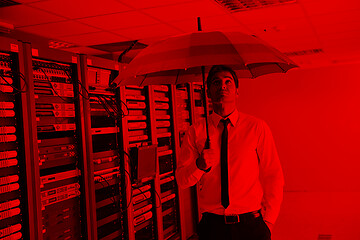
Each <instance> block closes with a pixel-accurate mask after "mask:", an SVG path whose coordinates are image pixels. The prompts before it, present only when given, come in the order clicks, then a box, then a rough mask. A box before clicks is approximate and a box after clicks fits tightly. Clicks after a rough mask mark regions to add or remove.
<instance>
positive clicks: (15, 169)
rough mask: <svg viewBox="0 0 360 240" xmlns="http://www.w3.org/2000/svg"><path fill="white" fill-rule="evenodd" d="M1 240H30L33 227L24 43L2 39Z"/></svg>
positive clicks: (0, 113) (0, 114)
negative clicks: (30, 219)
mask: <svg viewBox="0 0 360 240" xmlns="http://www.w3.org/2000/svg"><path fill="white" fill-rule="evenodd" d="M0 40H1V43H2V44H1V45H0V238H1V239H26V238H27V236H30V235H32V238H33V234H34V233H33V231H32V230H30V228H29V226H30V227H33V225H32V223H29V221H28V218H29V214H28V213H29V210H30V211H31V209H29V208H28V203H29V202H30V203H31V198H28V194H27V193H28V192H29V191H31V190H32V189H31V186H28V185H27V184H26V182H27V180H28V177H29V176H30V174H29V173H28V172H29V168H30V166H29V162H28V161H27V160H28V157H29V154H30V152H29V145H28V138H27V135H26V132H25V131H24V129H27V128H28V125H27V122H23V121H22V120H23V116H24V115H26V112H24V111H23V108H22V104H23V102H24V101H25V99H24V92H25V91H26V88H27V86H26V82H25V78H24V74H23V70H24V69H23V51H22V46H21V43H20V42H17V41H15V40H11V39H7V38H3V37H0Z"/></svg>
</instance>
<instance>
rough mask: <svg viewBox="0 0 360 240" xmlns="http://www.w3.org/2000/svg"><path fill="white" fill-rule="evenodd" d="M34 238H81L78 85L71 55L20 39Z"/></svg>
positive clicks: (75, 62) (83, 234)
mask: <svg viewBox="0 0 360 240" xmlns="http://www.w3.org/2000/svg"><path fill="white" fill-rule="evenodd" d="M24 49H25V50H26V52H25V55H26V60H25V69H26V71H25V72H26V77H27V79H28V80H29V81H28V83H29V84H28V87H29V90H28V91H27V100H28V105H27V108H28V112H29V118H28V119H27V120H28V121H29V123H30V124H31V125H32V126H33V128H32V129H31V130H29V132H30V139H31V140H30V141H31V142H32V146H31V148H32V150H33V151H32V156H31V161H32V167H33V175H32V182H33V183H34V191H33V193H32V194H33V195H34V196H33V199H34V205H33V206H34V209H35V210H34V212H35V214H34V217H33V221H34V222H35V226H36V231H37V234H36V239H40V240H41V239H66V238H71V239H82V238H86V237H87V228H88V227H87V225H86V224H87V215H88V213H87V212H86V200H85V199H86V196H87V194H88V190H87V188H86V184H85V181H86V178H84V177H83V176H86V175H87V169H86V166H85V165H84V152H85V151H84V149H85V142H84V141H83V139H84V129H83V117H82V116H83V109H82V91H83V90H82V87H81V86H82V85H81V82H80V75H79V65H78V62H79V59H78V57H77V56H76V55H73V54H68V53H63V52H59V51H55V50H52V49H46V48H36V47H35V46H34V45H30V44H28V43H24Z"/></svg>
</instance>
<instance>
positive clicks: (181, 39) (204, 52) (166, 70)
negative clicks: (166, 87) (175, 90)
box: [112, 19, 297, 148]
mask: <svg viewBox="0 0 360 240" xmlns="http://www.w3.org/2000/svg"><path fill="white" fill-rule="evenodd" d="M198 20H199V19H198ZM199 30H201V28H200V29H199ZM213 65H226V66H229V67H231V68H232V69H233V70H235V72H236V73H237V76H238V77H240V78H255V77H258V76H261V75H264V74H269V73H285V72H287V71H288V70H289V69H291V68H294V67H297V66H296V64H295V63H293V62H292V61H291V60H290V59H289V58H287V57H286V56H285V55H284V54H282V53H281V52H279V51H278V50H276V49H275V48H273V47H271V46H269V45H268V44H266V43H265V42H263V41H261V40H260V39H258V38H257V37H255V36H250V35H246V34H244V33H240V32H220V31H212V32H206V31H198V32H193V33H188V34H183V35H178V36H174V37H170V38H167V39H165V40H162V41H159V42H157V43H155V44H152V45H150V46H148V47H147V48H145V49H144V50H142V51H141V52H140V53H139V54H138V55H137V56H136V57H135V58H134V59H133V60H132V61H131V62H130V64H129V65H128V66H127V68H126V69H125V70H124V71H122V72H120V74H119V76H118V77H117V78H116V79H115V80H114V81H113V83H112V84H113V86H119V85H137V86H146V85H155V84H180V83H186V82H194V81H201V80H202V81H203V84H204V87H205V86H206V85H205V72H206V68H210V67H211V66H213ZM203 99H204V101H203V103H204V108H205V112H206V113H207V106H206V96H205V94H203ZM205 116H206V121H205V123H206V134H207V140H206V142H205V148H209V129H208V121H207V115H206V114H205Z"/></svg>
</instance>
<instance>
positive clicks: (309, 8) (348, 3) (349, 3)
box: [302, 0, 360, 16]
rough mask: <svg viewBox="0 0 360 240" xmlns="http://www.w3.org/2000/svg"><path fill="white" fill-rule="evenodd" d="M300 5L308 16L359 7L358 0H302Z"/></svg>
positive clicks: (359, 2)
mask: <svg viewBox="0 0 360 240" xmlns="http://www.w3.org/2000/svg"><path fill="white" fill-rule="evenodd" d="M302 5H303V7H304V10H305V11H306V13H307V14H308V15H309V16H313V15H321V14H329V13H334V12H342V11H349V10H355V9H360V1H359V0H344V1H328V0H322V1H304V2H302Z"/></svg>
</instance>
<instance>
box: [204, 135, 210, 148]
mask: <svg viewBox="0 0 360 240" xmlns="http://www.w3.org/2000/svg"><path fill="white" fill-rule="evenodd" d="M204 149H210V139H209V137H207V138H206V141H205V146H204Z"/></svg>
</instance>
